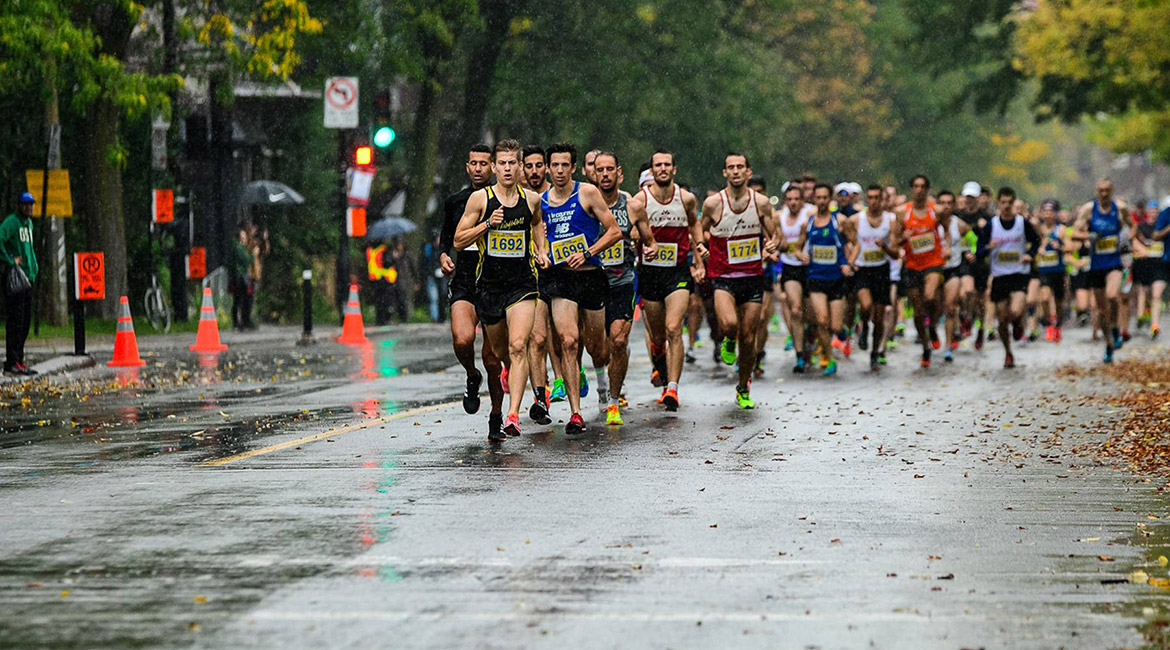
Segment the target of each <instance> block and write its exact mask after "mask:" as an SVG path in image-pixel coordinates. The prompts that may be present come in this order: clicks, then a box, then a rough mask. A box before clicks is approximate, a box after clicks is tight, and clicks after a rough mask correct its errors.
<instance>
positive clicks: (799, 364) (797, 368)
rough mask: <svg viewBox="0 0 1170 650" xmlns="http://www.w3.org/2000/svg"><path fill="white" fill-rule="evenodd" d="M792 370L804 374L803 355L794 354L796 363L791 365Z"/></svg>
mask: <svg viewBox="0 0 1170 650" xmlns="http://www.w3.org/2000/svg"><path fill="white" fill-rule="evenodd" d="M792 372H794V373H796V374H798V375H801V374H804V355H803V354H798V355H796V365H795V366H793V367H792Z"/></svg>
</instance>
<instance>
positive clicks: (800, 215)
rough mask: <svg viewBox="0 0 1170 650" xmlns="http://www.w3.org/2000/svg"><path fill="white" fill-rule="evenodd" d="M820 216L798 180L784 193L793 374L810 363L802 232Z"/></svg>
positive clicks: (783, 264) (783, 282) (783, 275)
mask: <svg viewBox="0 0 1170 650" xmlns="http://www.w3.org/2000/svg"><path fill="white" fill-rule="evenodd" d="M815 214H816V206H810V205H808V204H806V203H805V202H804V188H803V187H802V186H801V184H800V183H799V182H798V181H792V182H791V183H789V184H788V188H787V189H785V190H784V208H783V209H781V211H780V218H779V221H780V234H781V236H782V237H783V251H784V252H783V253H781V255H780V288H781V291H783V292H784V303H783V304H782V305H781V313H782V314H783V315H784V322H785V324H786V325H787V326H788V335H789V336H790V337H791V338H792V346H793V348H794V349H795V350H796V365H794V366H793V367H792V372H795V373H803V372H804V368H805V365H806V364H807V363H808V350H807V348H806V347H805V340H806V338H805V332H804V325H805V314H806V310H805V304H804V303H805V294H804V285H805V282H806V281H807V279H808V265H807V264H806V263H805V261H804V256H803V255H801V253H803V252H804V249H802V248H797V242H799V241H800V237H801V233H803V232H804V226H805V224H806V223H808V220H809V219H811V218H812V216H813V215H815Z"/></svg>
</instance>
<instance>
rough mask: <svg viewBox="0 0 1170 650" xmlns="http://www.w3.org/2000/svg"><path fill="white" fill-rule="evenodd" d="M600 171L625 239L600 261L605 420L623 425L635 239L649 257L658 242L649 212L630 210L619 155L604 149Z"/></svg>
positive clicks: (599, 181) (599, 157)
mask: <svg viewBox="0 0 1170 650" xmlns="http://www.w3.org/2000/svg"><path fill="white" fill-rule="evenodd" d="M594 163H595V169H596V172H597V187H598V188H599V189H600V190H601V196H602V198H603V199H604V200H605V204H606V205H607V206H609V211H610V212H612V213H613V217H614V221H616V222H617V225H618V228H620V229H621V233H622V240H621V241H619V242H618V243H616V244H614V245H613V246H610V247H609V248H607V249H605V250H604V251H603V252H602V253H601V263H602V265H604V266H605V270H606V272H607V275H608V277H609V302H608V303H607V304H606V307H605V328H606V331H607V332H608V333H609V404H606V405H603V406H605V423H606V424H607V425H615V426H620V425H622V424H624V422H623V421H622V413H621V404H620V399H621V394H622V388H623V387H624V385H625V381H626V371H627V370H628V369H629V367H630V329H631V327H632V325H633V320H634V300H635V295H634V290H635V286H636V281H637V271H636V270H635V268H634V258H635V256H636V252H635V248H634V242H635V231H636V233H637V234H636V237H637V241H640V242H641V243H642V248H643V250H645V251H646V256H647V257H649V258H653V257H654V256H655V254H656V253H657V249H658V245H657V243H655V241H654V235H653V234H652V233H651V232H650V224H649V223H647V221H646V212H645V210H642V211H641V212H635V211H631V210H630V209H629V199H630V195H629V194H626V193H625V192H623V191H621V190H620V189H619V187H618V186H619V185H620V183H621V176H622V167H621V164H620V163H619V162H618V157H617V154H615V153H613V152H612V151H602V152H601V153H599V154H597V158H596V159H595V160H594Z"/></svg>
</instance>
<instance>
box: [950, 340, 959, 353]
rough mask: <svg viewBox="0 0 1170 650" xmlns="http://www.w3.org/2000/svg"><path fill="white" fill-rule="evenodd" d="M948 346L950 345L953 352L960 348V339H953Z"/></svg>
mask: <svg viewBox="0 0 1170 650" xmlns="http://www.w3.org/2000/svg"><path fill="white" fill-rule="evenodd" d="M947 347H949V348H950V350H951V352H954V351H955V350H958V349H959V341H958V339H956V340H954V341H951V344H950V345H949V346H947Z"/></svg>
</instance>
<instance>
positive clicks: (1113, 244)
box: [1096, 235, 1117, 255]
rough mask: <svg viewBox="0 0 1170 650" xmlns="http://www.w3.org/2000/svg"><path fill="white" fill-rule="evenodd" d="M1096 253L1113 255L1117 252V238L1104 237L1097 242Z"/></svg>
mask: <svg viewBox="0 0 1170 650" xmlns="http://www.w3.org/2000/svg"><path fill="white" fill-rule="evenodd" d="M1096 252H1097V254H1098V255H1111V254H1113V253H1116V252H1117V236H1116V235H1115V236H1112V237H1102V238H1101V239H1098V240H1097V248H1096Z"/></svg>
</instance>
